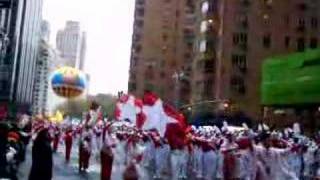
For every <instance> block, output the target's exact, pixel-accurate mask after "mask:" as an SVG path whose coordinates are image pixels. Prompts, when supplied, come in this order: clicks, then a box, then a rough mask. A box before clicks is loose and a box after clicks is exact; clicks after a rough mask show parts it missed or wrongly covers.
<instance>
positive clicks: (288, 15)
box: [192, 0, 320, 119]
mask: <svg viewBox="0 0 320 180" xmlns="http://www.w3.org/2000/svg"><path fill="white" fill-rule="evenodd" d="M198 2H199V4H198V5H197V7H198V8H197V9H198V10H197V12H198V14H197V16H198V17H199V18H198V27H199V30H198V31H197V39H198V42H197V44H198V46H197V49H198V53H197V55H196V58H195V61H194V63H193V64H194V65H193V67H194V71H193V72H194V73H193V83H192V87H193V88H192V101H193V102H198V101H203V100H212V99H215V100H229V101H230V102H231V107H236V108H237V109H239V110H241V111H244V112H245V113H246V114H248V115H249V116H250V117H253V118H257V119H258V118H261V117H262V108H261V106H260V84H261V64H262V61H263V60H264V59H265V58H267V57H270V56H275V55H281V54H287V53H291V52H296V51H304V49H306V48H316V47H317V45H318V39H319V38H320V34H319V18H320V4H319V3H320V2H318V1H312V0H281V1H275V0H259V1H258V0H203V1H198Z"/></svg>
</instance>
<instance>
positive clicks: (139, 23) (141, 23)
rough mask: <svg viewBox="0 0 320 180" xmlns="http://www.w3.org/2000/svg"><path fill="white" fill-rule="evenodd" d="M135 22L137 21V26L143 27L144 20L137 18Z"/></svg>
mask: <svg viewBox="0 0 320 180" xmlns="http://www.w3.org/2000/svg"><path fill="white" fill-rule="evenodd" d="M135 23H136V26H137V27H139V28H142V27H143V20H136V21H135Z"/></svg>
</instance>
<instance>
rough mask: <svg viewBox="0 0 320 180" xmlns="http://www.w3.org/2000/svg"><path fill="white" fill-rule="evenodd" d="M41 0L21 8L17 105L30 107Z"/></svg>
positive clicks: (16, 79)
mask: <svg viewBox="0 0 320 180" xmlns="http://www.w3.org/2000/svg"><path fill="white" fill-rule="evenodd" d="M42 6H43V1H42V0H26V1H25V4H24V7H23V18H22V24H21V35H20V39H19V41H20V42H19V47H18V48H17V49H16V51H18V56H17V63H16V69H15V71H14V72H15V80H14V81H13V82H14V101H15V102H16V103H17V104H20V105H25V106H31V105H32V101H33V88H34V81H35V77H36V62H37V57H38V50H39V43H40V34H41V33H40V32H41V22H42Z"/></svg>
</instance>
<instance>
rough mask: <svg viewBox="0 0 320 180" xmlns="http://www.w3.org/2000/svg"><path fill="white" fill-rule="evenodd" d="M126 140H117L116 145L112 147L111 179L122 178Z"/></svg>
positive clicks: (124, 166) (124, 165) (117, 179)
mask: <svg viewBox="0 0 320 180" xmlns="http://www.w3.org/2000/svg"><path fill="white" fill-rule="evenodd" d="M125 145H126V142H125V141H117V142H116V147H115V148H114V149H113V154H114V157H113V162H112V172H111V180H119V179H123V173H124V171H125V168H126V164H125V163H126V148H125Z"/></svg>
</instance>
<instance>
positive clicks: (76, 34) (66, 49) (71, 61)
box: [56, 21, 86, 70]
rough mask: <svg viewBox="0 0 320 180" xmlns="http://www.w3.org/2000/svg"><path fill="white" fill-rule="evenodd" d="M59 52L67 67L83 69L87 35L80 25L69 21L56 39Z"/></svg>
mask: <svg viewBox="0 0 320 180" xmlns="http://www.w3.org/2000/svg"><path fill="white" fill-rule="evenodd" d="M56 38H57V39H56V46H57V50H59V51H60V56H61V58H63V59H65V62H66V64H65V65H67V66H71V67H75V68H78V69H81V70H82V69H83V65H84V60H85V51H86V34H85V33H84V32H83V33H81V31H80V23H79V22H76V21H67V22H66V26H65V28H64V29H63V30H59V31H58V33H57V37H56Z"/></svg>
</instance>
